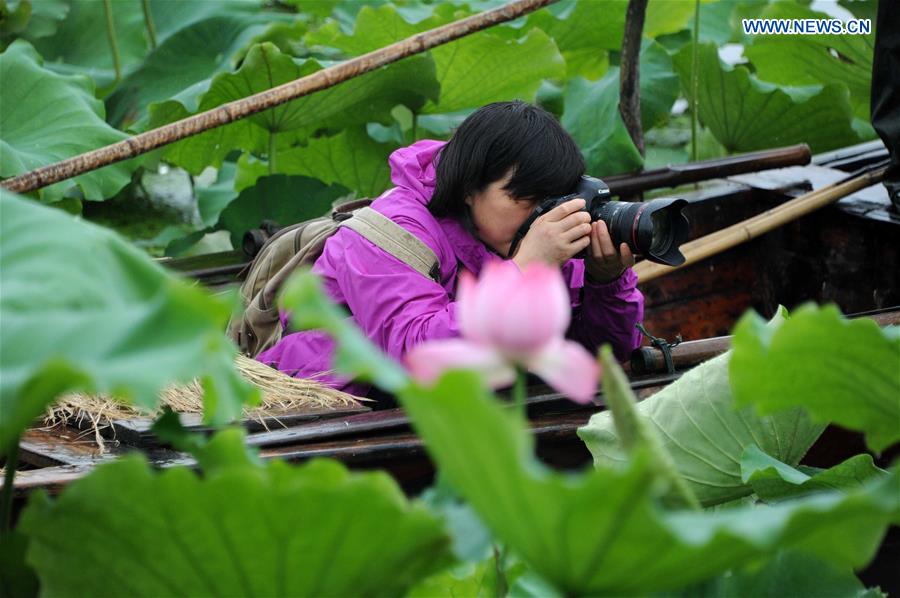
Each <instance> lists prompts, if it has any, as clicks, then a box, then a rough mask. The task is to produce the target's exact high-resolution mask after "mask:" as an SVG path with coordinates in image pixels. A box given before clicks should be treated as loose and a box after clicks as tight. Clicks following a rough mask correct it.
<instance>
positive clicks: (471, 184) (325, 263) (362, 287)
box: [257, 102, 644, 395]
mask: <svg viewBox="0 0 900 598" xmlns="http://www.w3.org/2000/svg"><path fill="white" fill-rule="evenodd" d="M390 166H391V180H392V181H393V183H394V185H395V187H393V188H392V189H389V190H388V191H386V192H385V193H384V194H382V195H381V196H380V197H379V198H378V199H376V200H375V201H374V202H373V203H372V206H371V207H372V208H373V209H375V210H376V211H378V212H380V213H382V214H384V215H385V216H387V217H389V218H390V219H391V220H393V221H394V222H396V223H397V224H399V225H400V226H402V227H403V228H404V229H406V230H408V231H409V232H410V233H412V234H413V235H415V236H416V237H417V238H419V239H420V240H421V241H422V242H424V243H425V244H426V245H427V246H428V247H429V248H430V249H431V250H432V251H433V252H434V254H435V256H437V258H438V263H439V265H440V270H441V276H440V283H438V282H435V281H432V280H430V279H428V278H426V277H424V276H422V275H421V274H420V273H418V272H416V271H415V270H413V269H412V268H411V267H410V266H408V265H406V264H404V263H402V262H401V261H400V260H398V259H396V258H394V257H393V256H391V255H389V254H388V253H386V252H385V251H383V250H382V249H380V248H378V247H376V246H375V245H374V244H372V243H371V242H369V241H368V240H366V239H364V238H363V237H362V236H360V235H359V234H358V233H356V232H355V231H353V230H349V229H346V228H341V229H339V230H338V232H337V233H336V234H335V235H334V236H332V237H331V238H330V239H328V241H327V243H326V244H325V250H324V252H323V253H322V255H321V257H320V258H319V259H318V260H317V261H316V263H315V265H314V267H313V272H315V273H317V274H318V275H319V276H320V277H321V278H322V280H323V282H324V288H325V290H326V292H327V293H328V295H329V296H330V297H331V299H332V300H333V301H335V302H336V303H338V304H343V305H345V306H347V308H348V309H349V311H350V313H351V314H352V316H351V317H352V318H353V320H354V321H355V322H356V324H357V325H358V326H359V327H360V328H361V329H362V330H363V332H364V333H365V334H366V336H368V338H369V339H370V340H371V341H372V342H373V343H375V344H376V345H377V346H379V347H380V348H381V349H382V350H383V351H384V352H385V353H387V354H388V355H390V356H391V357H394V358H395V359H398V360H399V359H401V357H402V356H403V355H404V354H405V353H406V352H407V351H408V350H409V349H410V348H412V347H413V346H415V345H416V344H418V343H421V342H422V341H425V340H431V339H440V338H448V337H454V336H458V335H459V329H458V325H457V324H458V323H457V318H456V302H455V300H454V298H455V294H456V283H457V277H458V275H459V273H460V272H461V271H462V270H463V269H466V270H469V271H470V272H472V273H473V274H475V275H478V273H479V272H480V271H481V268H482V266H483V265H484V264H485V263H486V262H487V261H488V260H494V259H512V260H513V261H514V262H515V263H516V264H517V265H518V266H519V267H520V268H524V267H525V266H526V265H528V264H529V263H531V262H534V261H543V262H546V263H551V264H555V265H558V266H559V267H561V268H562V272H563V274H564V277H565V279H566V281H567V283H568V285H569V289H570V294H571V299H572V308H573V317H572V325H571V326H570V328H569V332H568V335H567V336H568V337H569V338H572V339H573V340H576V341H578V342H580V343H581V344H582V345H584V346H585V347H586V348H587V349H588V350H589V351H592V352H593V351H596V349H597V347H598V346H599V345H600V344H602V343H604V342H608V343H610V344H612V346H613V348H614V350H615V353H616V355H617V356H618V357H619V359H625V358H627V356H628V355H629V354H630V352H631V351H632V350H633V349H635V348H636V347H638V346H639V345H640V333H639V332H638V331H637V330H635V327H634V324H635V323H636V322H639V321H640V320H641V319H642V318H643V302H644V300H643V296H642V295H641V293H640V292H639V291H638V290H637V288H636V284H637V277H636V276H635V274H634V272H633V271H632V270H631V266H632V265H634V257H633V256H632V254H631V252H630V251H629V249H628V246H627V245H626V244H625V243H623V244H621V246H620V247H619V249H618V250H616V248H615V247H614V246H613V243H612V240H611V239H610V236H609V233H608V231H607V229H606V225H605V224H604V223H603V222H595V223H593V224H591V223H590V217H589V216H588V214H587V213H586V212H582V211H579V210H580V209H581V208H582V207H584V200H583V199H574V200H572V201H569V202H567V203H565V204H562V205H560V206H557V207H556V208H555V209H553V210H551V211H549V212H548V213H546V214H544V215H543V216H541V217H540V218H538V219H537V220H536V221H535V222H534V223H533V224H532V225H531V228H530V229H529V231H528V234H527V235H525V237H524V238H523V239H522V241H521V242H520V243H519V245H518V247H517V250H516V253H515V254H514V255H513V256H511V257H510V256H508V252H509V248H510V246H511V244H512V240H513V237H514V235H515V233H516V231H517V230H518V228H519V226H520V225H521V224H522V223H523V222H524V221H525V220H526V219H527V218H528V216H529V215H530V214H531V212H532V210H533V209H534V207H535V206H536V205H537V203H538V202H539V201H540V200H542V199H544V198H546V197H549V196H554V195H556V196H558V195H563V194H567V193H570V192H571V191H572V190H573V189H574V188H575V187H576V186H577V184H578V181H579V179H580V178H581V176H582V174H584V161H583V159H582V157H581V153H580V151H579V150H578V147H577V146H576V145H575V142H574V141H573V140H572V138H571V137H570V136H569V134H568V133H566V131H565V130H564V129H563V128H562V126H560V124H559V123H558V122H557V121H556V119H555V118H554V117H553V116H551V115H550V114H548V113H547V112H545V111H543V110H541V109H540V108H537V107H535V106H532V105H530V104H527V103H524V102H499V103H495V104H490V105H488V106H485V107H483V108H481V109H479V110H478V111H476V112H475V113H473V114H472V115H471V116H469V117H468V118H467V119H466V120H465V121H464V122H463V123H462V124H461V125H460V127H459V129H457V131H456V132H455V133H454V135H453V138H452V139H451V140H450V141H449V142H446V143H444V142H439V141H430V140H424V141H419V142H417V143H414V144H413V145H411V146H409V147H406V148H401V149H399V150H397V151H395V152H394V153H393V154H391V157H390ZM585 248H589V249H588V252H587V257H586V259H584V260H581V259H573V256H574V255H576V254H577V253H579V252H580V251H581V250H583V249H585ZM333 351H334V343H333V341H332V340H331V338H330V337H329V336H328V335H326V334H325V333H323V332H319V331H303V332H294V333H290V334H286V335H285V336H284V338H282V340H281V341H280V342H279V343H278V344H276V345H275V346H274V347H272V348H270V349H269V350H267V351H264V352H263V353H261V354H260V355H259V356H258V358H257V359H259V360H260V361H262V362H264V363H267V364H269V365H271V366H273V367H276V368H278V369H279V370H281V371H285V372H288V373H290V374H291V375H294V376H299V377H304V378H311V377H318V378H319V379H320V380H322V381H324V382H325V383H327V384H330V385H332V386H334V387H336V388H340V389H342V390H346V391H347V392H350V393H353V394H357V395H364V394H365V393H366V392H367V390H368V388H367V387H366V386H363V385H360V384H352V383H351V381H350V380H348V379H346V378H342V377H339V376H337V375H335V374H333V373H325V374H322V373H323V372H330V370H332V368H333V365H332V354H333ZM320 374H321V375H320Z"/></svg>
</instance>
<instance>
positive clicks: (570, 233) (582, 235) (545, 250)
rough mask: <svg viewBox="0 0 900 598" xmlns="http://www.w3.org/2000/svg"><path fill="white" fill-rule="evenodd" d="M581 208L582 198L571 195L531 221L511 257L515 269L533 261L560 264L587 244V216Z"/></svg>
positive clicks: (589, 239) (589, 218)
mask: <svg viewBox="0 0 900 598" xmlns="http://www.w3.org/2000/svg"><path fill="white" fill-rule="evenodd" d="M582 208H584V200H583V199H581V198H575V199H573V200H571V201H567V202H566V203H564V204H560V205H558V206H556V207H555V208H553V209H552V210H550V211H549V212H547V213H546V214H544V215H543V216H541V217H540V218H538V219H537V220H535V221H534V222H533V223H532V224H531V227H530V228H529V229H528V233H526V235H525V237H523V238H522V241H521V242H520V243H519V248H518V250H517V251H516V254H515V256H513V258H512V259H513V261H514V262H515V263H516V265H517V266H518V267H519V269H520V270H521V269H524V268H525V266H527V265H528V264H530V263H531V262H535V261H540V262H544V263H547V264H552V265H555V266H561V265H562V264H564V263H565V262H566V261H567V260H569V259H571V258H572V256H574V255H575V254H576V253H578V252H579V251H581V250H582V249H585V248H586V247H587V246H588V245H590V244H591V216H590V214H588V213H587V212H583V211H579V210H581V209H582Z"/></svg>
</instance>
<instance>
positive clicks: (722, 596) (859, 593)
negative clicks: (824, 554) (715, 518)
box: [657, 550, 887, 598]
mask: <svg viewBox="0 0 900 598" xmlns="http://www.w3.org/2000/svg"><path fill="white" fill-rule="evenodd" d="M735 596H748V597H749V596H752V597H753V598H784V597H785V596H815V597H816V598H887V595H886V594H883V593H882V592H881V591H879V590H878V589H877V588H871V589H866V587H865V586H864V585H863V584H862V582H861V581H860V580H859V578H858V577H856V575H854V574H853V571H852V570H850V569H847V568H835V567H832V566H831V565H829V564H828V563H824V562H822V560H821V559H817V558H816V557H814V556H811V555H809V554H804V553H802V552H799V551H794V550H780V551H778V552H777V553H776V554H775V556H773V557H772V558H771V559H769V560H768V561H767V562H766V563H765V564H764V565H762V566H759V565H755V566H749V567H745V568H741V569H737V570H734V571H729V572H728V573H726V574H725V575H720V576H719V577H716V578H715V579H711V580H709V581H708V582H705V583H703V584H698V585H694V586H690V587H688V588H685V589H683V590H680V591H678V592H675V593H671V594H669V593H666V594H664V595H662V596H658V597H657V598H682V597H683V598H733V597H735Z"/></svg>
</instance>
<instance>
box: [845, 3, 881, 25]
mask: <svg viewBox="0 0 900 598" xmlns="http://www.w3.org/2000/svg"><path fill="white" fill-rule="evenodd" d="M838 4H840V5H841V6H843V7H844V8H846V9H847V10H849V11H850V12H851V13H852V14H853V16H854V17H856V18H857V19H871V21H872V23H874V22H875V18H876V16H877V14H878V0H838Z"/></svg>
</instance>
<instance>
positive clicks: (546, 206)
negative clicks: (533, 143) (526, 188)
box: [509, 176, 690, 266]
mask: <svg viewBox="0 0 900 598" xmlns="http://www.w3.org/2000/svg"><path fill="white" fill-rule="evenodd" d="M576 197H581V198H583V199H584V200H585V206H584V208H583V211H585V212H587V213H588V214H590V215H591V222H595V221H597V220H602V221H603V222H605V223H606V227H607V228H608V229H609V234H610V236H611V237H612V241H613V243H614V244H615V246H616V247H618V246H619V244H621V243H627V244H628V247H629V248H630V249H631V251H632V252H633V253H635V254H640V255H642V256H644V257H645V258H646V259H648V260H650V261H651V262H656V263H658V264H665V265H667V266H679V265H681V264H683V263H684V255H682V253H681V251H679V249H678V248H679V247H680V246H681V244H682V243H684V242H685V241H686V240H687V238H688V234H689V233H690V223H689V222H688V219H687V217H686V216H685V215H684V214H683V213H682V210H683V209H684V207H685V206H687V203H688V202H687V200H684V199H654V200H651V201H641V202H630V201H613V200H611V199H610V194H609V187H607V186H606V183H604V182H603V181H601V180H600V179H597V178H594V177H589V176H583V177H581V181H580V182H579V184H578V189H577V190H576V191H575V192H574V193H570V194H568V195H562V196H559V197H549V198H547V199H545V200H543V201H542V202H541V203H540V204H538V207H537V208H535V210H534V212H532V213H531V215H530V216H529V217H528V220H526V221H525V222H524V223H523V224H522V226H521V227H519V230H518V231H517V232H516V236H515V237H514V238H513V242H512V245H511V246H510V249H509V255H513V253H515V250H516V248H517V247H518V245H519V242H520V241H521V240H522V239H523V238H524V237H525V234H526V233H527V232H528V229H529V228H531V225H532V223H533V222H534V221H535V220H537V219H538V218H539V217H540V216H541V215H543V214H546V213H547V212H549V211H550V210H552V209H553V208H555V207H556V206H558V205H560V204H564V203H566V202H567V201H570V200H572V199H575V198H576ZM586 252H587V250H585V251H583V252H581V253H579V254H578V255H576V256H575V257H577V258H584V257H585V254H586Z"/></svg>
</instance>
